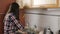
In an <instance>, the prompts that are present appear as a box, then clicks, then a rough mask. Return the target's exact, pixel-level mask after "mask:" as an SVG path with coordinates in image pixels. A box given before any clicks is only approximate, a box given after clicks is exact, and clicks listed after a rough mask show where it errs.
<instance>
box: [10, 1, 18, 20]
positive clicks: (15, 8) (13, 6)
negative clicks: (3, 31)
mask: <svg viewBox="0 0 60 34" xmlns="http://www.w3.org/2000/svg"><path fill="white" fill-rule="evenodd" d="M9 13H13V15H15V17H16V19H17V20H19V5H18V4H17V3H16V2H14V3H12V4H11V8H10V12H9Z"/></svg>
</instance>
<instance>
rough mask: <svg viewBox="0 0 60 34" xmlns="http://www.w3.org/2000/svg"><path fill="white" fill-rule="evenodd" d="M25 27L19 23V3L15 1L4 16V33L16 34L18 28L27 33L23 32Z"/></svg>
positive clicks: (23, 33)
mask: <svg viewBox="0 0 60 34" xmlns="http://www.w3.org/2000/svg"><path fill="white" fill-rule="evenodd" d="M23 29H24V27H23V26H22V24H21V23H19V5H18V4H17V3H15V2H14V3H12V4H11V6H10V8H9V11H8V12H7V14H6V16H5V18H4V34H16V31H18V30H19V32H21V33H22V34H25V32H22V30H23Z"/></svg>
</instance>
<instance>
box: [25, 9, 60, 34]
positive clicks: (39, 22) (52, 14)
mask: <svg viewBox="0 0 60 34" xmlns="http://www.w3.org/2000/svg"><path fill="white" fill-rule="evenodd" d="M26 12H27V13H26V14H25V18H26V20H25V22H26V23H29V26H30V27H32V28H34V25H36V26H37V30H41V29H44V28H46V27H50V28H51V30H52V31H53V32H54V33H55V34H56V33H57V32H58V30H59V29H60V23H59V22H60V19H59V18H60V8H55V9H54V8H49V9H47V10H46V9H26ZM28 13H29V14H28ZM37 13H38V14H37ZM40 13H43V14H45V15H39V14H40ZM47 14H48V15H47Z"/></svg>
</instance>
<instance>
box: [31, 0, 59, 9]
mask: <svg viewBox="0 0 60 34" xmlns="http://www.w3.org/2000/svg"><path fill="white" fill-rule="evenodd" d="M57 2H58V0H32V7H40V8H54V7H57Z"/></svg>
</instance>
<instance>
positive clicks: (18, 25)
mask: <svg viewBox="0 0 60 34" xmlns="http://www.w3.org/2000/svg"><path fill="white" fill-rule="evenodd" d="M11 19H12V21H13V22H14V23H15V24H16V26H17V27H18V28H19V29H20V30H23V29H24V27H23V26H22V24H21V23H19V21H18V20H17V19H16V18H15V16H12V17H11Z"/></svg>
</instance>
